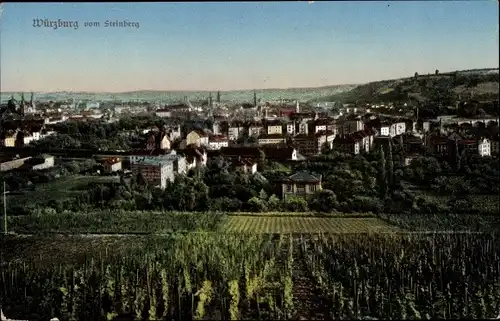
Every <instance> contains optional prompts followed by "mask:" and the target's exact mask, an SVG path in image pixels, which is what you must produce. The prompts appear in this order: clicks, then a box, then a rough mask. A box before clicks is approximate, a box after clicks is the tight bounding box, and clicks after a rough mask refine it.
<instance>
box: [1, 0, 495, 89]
mask: <svg viewBox="0 0 500 321" xmlns="http://www.w3.org/2000/svg"><path fill="white" fill-rule="evenodd" d="M35 18H40V19H49V20H57V19H61V20H75V21H78V23H79V28H78V29H76V30H75V29H71V28H60V29H57V30H54V29H51V28H43V27H41V28H35V27H33V19H35ZM106 20H113V21H114V20H122V21H123V20H127V21H130V22H139V24H140V26H139V28H138V29H136V28H133V27H129V28H109V27H108V28H105V27H104V22H105V21H106ZM498 20H499V12H498V2H497V1H491V0H489V1H486V0H485V1H457V2H452V1H443V2H438V1H427V2H426V1H422V2H417V1H400V2H399V1H398V2H354V1H349V2H314V3H312V4H308V2H307V1H293V2H269V3H264V2H262V3H261V2H242V3H235V2H233V3H217V2H212V3H122V4H120V3H83V4H80V3H7V4H3V13H2V17H1V20H0V24H1V25H0V28H1V29H0V37H1V38H0V68H1V69H0V73H1V82H0V89H1V91H4V92H5V91H31V90H33V91H65V90H67V91H112V92H118V91H131V90H148V89H150V90H218V89H220V90H233V89H253V88H257V89H259V88H288V87H314V86H326V85H335V84H348V83H362V82H368V81H373V80H382V79H388V78H398V77H406V76H410V75H413V74H414V73H415V72H416V71H417V72H419V73H421V74H423V73H428V72H434V70H435V69H439V70H440V71H442V72H444V71H451V70H457V69H458V70H460V69H473V68H490V67H498V64H499V58H498V54H499V36H498ZM85 21H98V22H100V24H101V27H99V28H90V27H84V22H85Z"/></svg>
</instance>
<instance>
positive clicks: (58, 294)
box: [0, 234, 500, 320]
mask: <svg viewBox="0 0 500 321" xmlns="http://www.w3.org/2000/svg"><path fill="white" fill-rule="evenodd" d="M69 239H71V238H69ZM69 239H68V240H69ZM143 240H144V241H143V242H142V243H141V242H137V241H136V240H135V238H133V239H132V238H131V239H121V240H119V241H118V242H117V244H118V243H120V244H122V246H123V243H124V242H132V243H134V245H133V246H132V247H130V248H129V250H128V251H126V253H127V254H126V255H123V254H124V252H123V251H114V249H115V246H114V245H112V246H111V247H110V248H106V249H105V250H104V249H103V248H100V249H96V248H94V249H93V252H87V253H80V260H79V261H78V260H75V259H72V260H71V261H69V260H66V261H57V262H53V261H51V258H50V256H51V254H54V253H55V252H57V253H59V255H60V252H61V251H62V247H63V246H64V245H65V243H66V242H65V241H63V239H60V240H59V241H58V242H57V243H55V245H54V246H53V247H51V248H48V249H47V252H46V253H45V254H44V256H43V257H42V256H38V255H33V256H32V257H31V258H24V259H21V260H19V259H18V260H14V259H12V260H11V261H10V262H11V263H10V264H4V265H3V273H2V278H1V280H0V282H1V284H0V288H2V289H3V291H4V293H3V295H2V299H1V300H2V302H1V303H2V306H3V307H4V312H5V314H6V315H9V316H11V317H15V318H29V319H49V318H50V317H53V316H57V317H59V318H60V319H62V320H90V319H92V320H110V319H113V318H114V317H115V316H116V315H123V314H127V315H129V316H131V319H136V320H139V319H149V320H153V319H154V320H172V319H178V318H179V317H181V316H182V319H203V318H210V319H219V320H235V319H294V318H297V319H300V318H308V319H311V318H320V319H323V320H332V319H359V318H362V317H366V316H371V317H376V318H382V319H431V318H442V319H458V318H472V319H478V318H479V319H484V318H491V317H494V316H496V315H497V314H498V311H499V309H500V288H499V287H498V286H497V284H498V283H499V282H500V266H499V265H498V257H499V256H500V239H499V237H498V235H496V234H481V235H465V234H462V235H450V234H446V235H431V236H429V235H387V234H383V235H382V234H379V235H373V234H372V235H335V236H319V237H315V238H310V237H307V236H301V237H290V236H287V235H281V236H279V237H271V236H264V235H260V236H259V235H254V236H236V235H227V234H226V235H213V234H210V235H209V234H187V235H171V236H168V237H162V238H156V239H143ZM11 242H16V244H14V245H13V246H16V247H17V248H19V247H20V246H21V244H19V243H30V242H35V241H34V240H30V239H25V240H19V239H14V240H6V244H8V245H11ZM36 242H37V244H39V243H40V242H43V241H42V240H37V241H36ZM52 242H53V240H52ZM86 242H88V240H86ZM137 243H140V246H139V244H137ZM24 246H25V247H27V245H26V244H25V245H24ZM144 246H146V247H144ZM145 249H146V250H145ZM66 250H68V249H66ZM79 250H80V249H79ZM89 251H92V249H91V248H89ZM69 252H75V251H71V250H70V251H69ZM73 254H74V255H76V254H75V253H73ZM10 255H19V253H10ZM173 257H175V258H176V259H175V260H172V258H173ZM44 262H45V263H44ZM3 263H5V262H3Z"/></svg>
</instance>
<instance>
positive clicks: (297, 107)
mask: <svg viewBox="0 0 500 321" xmlns="http://www.w3.org/2000/svg"><path fill="white" fill-rule="evenodd" d="M295 112H296V113H297V114H298V113H300V104H299V101H298V100H297V105H296V106H295Z"/></svg>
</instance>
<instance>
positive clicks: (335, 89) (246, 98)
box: [0, 85, 356, 103]
mask: <svg viewBox="0 0 500 321" xmlns="http://www.w3.org/2000/svg"><path fill="white" fill-rule="evenodd" d="M355 86H356V85H336V86H326V87H316V88H288V89H258V90H257V98H258V99H262V100H264V101H271V100H278V99H280V98H284V99H298V100H300V101H309V100H312V99H315V98H317V97H323V96H329V95H334V94H338V93H341V92H343V91H346V90H350V89H352V88H354V87H355ZM209 94H210V92H209V91H150V90H145V91H133V92H123V93H105V92H99V93H98V92H95V93H94V92H54V93H40V92H39V93H35V99H37V100H39V101H49V100H54V101H56V100H67V99H72V98H74V99H75V100H98V101H109V100H119V101H131V100H140V101H163V102H165V103H169V102H177V101H181V100H183V98H184V97H185V96H188V97H189V99H190V100H192V101H196V100H204V99H207V98H208V96H209ZM11 95H14V96H15V97H16V98H19V93H12V92H4V93H0V100H1V101H2V102H3V103H5V102H6V101H7V100H9V99H10V97H11ZM220 95H221V100H222V101H229V102H252V101H253V90H234V91H221V92H220ZM27 96H29V95H27ZM215 96H216V92H212V97H213V98H214V99H215ZM25 97H26V95H25Z"/></svg>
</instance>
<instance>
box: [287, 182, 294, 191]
mask: <svg viewBox="0 0 500 321" xmlns="http://www.w3.org/2000/svg"><path fill="white" fill-rule="evenodd" d="M286 192H287V193H293V185H292V184H287V185H286Z"/></svg>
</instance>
